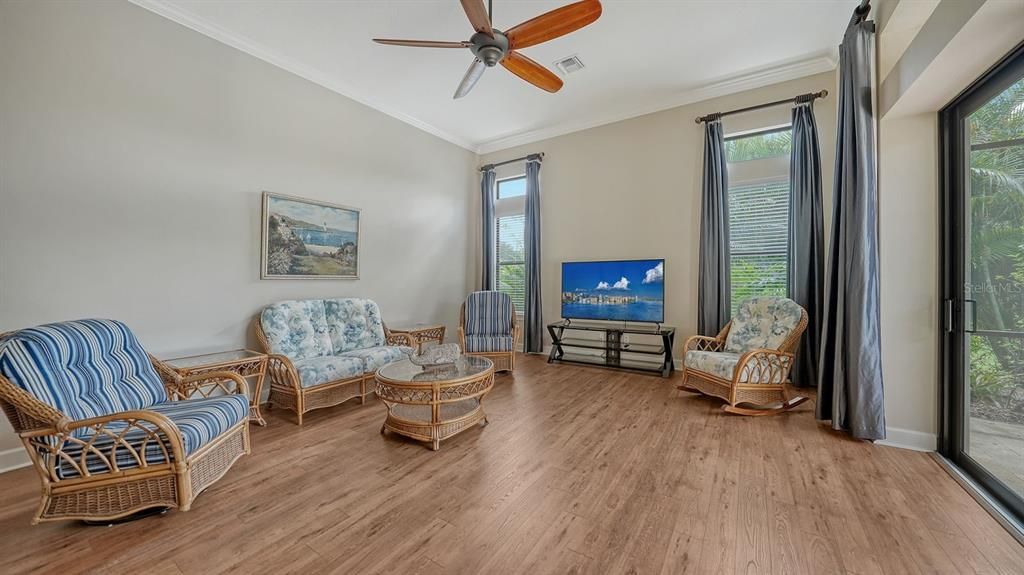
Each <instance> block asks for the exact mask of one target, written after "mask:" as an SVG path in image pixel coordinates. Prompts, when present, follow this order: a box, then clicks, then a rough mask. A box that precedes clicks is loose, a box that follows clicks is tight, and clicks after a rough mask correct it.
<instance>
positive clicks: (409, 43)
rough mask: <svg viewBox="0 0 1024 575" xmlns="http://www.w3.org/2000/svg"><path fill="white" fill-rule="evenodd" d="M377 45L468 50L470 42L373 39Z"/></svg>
mask: <svg viewBox="0 0 1024 575" xmlns="http://www.w3.org/2000/svg"><path fill="white" fill-rule="evenodd" d="M373 41H374V42H376V43H378V44H387V45H389V46H414V47H416V48H468V47H470V46H472V45H473V44H472V43H471V42H435V41H434V40H392V39H390V38H374V39H373Z"/></svg>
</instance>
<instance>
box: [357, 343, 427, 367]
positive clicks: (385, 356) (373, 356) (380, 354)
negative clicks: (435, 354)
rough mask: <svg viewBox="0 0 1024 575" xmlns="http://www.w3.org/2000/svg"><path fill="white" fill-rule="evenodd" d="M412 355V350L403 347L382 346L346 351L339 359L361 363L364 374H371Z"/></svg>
mask: <svg viewBox="0 0 1024 575" xmlns="http://www.w3.org/2000/svg"><path fill="white" fill-rule="evenodd" d="M412 353H413V349H412V348H411V347H406V346H404V345H382V346H378V347H369V348H366V349H353V350H351V351H346V352H344V353H342V354H341V357H346V358H348V357H351V358H356V359H358V360H359V361H360V362H362V364H363V371H364V372H366V373H373V372H375V371H377V370H378V369H380V368H382V367H384V366H385V365H387V364H389V363H391V362H392V361H398V360H400V359H405V358H407V357H409V356H410V355H412Z"/></svg>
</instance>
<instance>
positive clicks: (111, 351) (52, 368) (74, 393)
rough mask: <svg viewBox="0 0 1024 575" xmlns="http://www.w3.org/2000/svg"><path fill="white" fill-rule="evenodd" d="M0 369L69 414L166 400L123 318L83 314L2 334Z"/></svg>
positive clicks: (81, 416)
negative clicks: (76, 319) (77, 318)
mask: <svg viewBox="0 0 1024 575" xmlns="http://www.w3.org/2000/svg"><path fill="white" fill-rule="evenodd" d="M0 374H2V375H3V376H4V377H6V378H7V379H8V380H10V381H11V383H13V384H14V385H16V386H18V387H20V388H21V389H24V390H25V391H27V392H28V393H30V394H32V395H33V396H34V397H35V398H36V399H38V400H40V401H42V402H43V403H45V404H47V405H49V406H50V407H53V408H54V409H56V410H58V411H60V412H61V413H63V414H64V415H66V416H68V417H69V418H71V419H72V420H79V419H88V418H91V417H97V416H101V415H109V414H112V413H118V412H121V411H130V410H133V409H145V408H147V407H149V406H151V405H154V404H156V403H162V402H165V401H167V392H166V391H165V390H164V386H163V383H162V382H161V380H160V377H159V376H158V375H157V373H156V370H154V369H153V365H152V364H151V363H150V361H149V356H148V355H146V352H145V350H143V349H142V345H140V344H139V341H138V340H137V339H136V338H135V336H134V335H133V334H132V332H131V330H129V329H128V327H127V326H125V325H124V324H123V323H121V322H118V321H113V320H107V319H84V320H78V321H67V322H61V323H52V324H48V325H41V326H39V327H33V328H28V329H23V330H21V331H17V332H14V333H12V334H9V335H7V336H6V337H4V338H3V339H2V340H0Z"/></svg>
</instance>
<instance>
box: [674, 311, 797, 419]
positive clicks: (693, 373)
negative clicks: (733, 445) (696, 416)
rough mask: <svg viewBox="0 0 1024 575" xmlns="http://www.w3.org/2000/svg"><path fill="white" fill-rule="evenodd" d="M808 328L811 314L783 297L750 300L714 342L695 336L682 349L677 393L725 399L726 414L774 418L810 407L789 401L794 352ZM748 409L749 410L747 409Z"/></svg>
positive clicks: (713, 338) (795, 398) (792, 400)
mask: <svg viewBox="0 0 1024 575" xmlns="http://www.w3.org/2000/svg"><path fill="white" fill-rule="evenodd" d="M806 328H807V312H806V311H805V310H804V309H803V308H802V307H800V306H799V305H797V304H796V302H794V301H792V300H790V299H786V298H782V297H757V298H751V299H748V300H746V301H744V302H743V303H742V304H740V308H739V310H737V313H736V317H735V318H734V319H733V320H732V321H731V322H729V323H728V324H727V325H726V326H725V327H724V328H722V331H721V332H719V334H718V335H717V336H715V337H705V336H699V335H697V336H693V337H691V338H689V339H688V340H686V344H685V346H684V349H683V353H684V359H683V382H682V384H681V385H679V386H677V387H678V389H681V390H684V391H690V392H694V393H702V394H704V395H711V396H714V397H718V398H721V399H724V400H725V401H726V402H727V404H728V405H725V406H723V407H722V409H723V411H726V412H729V413H736V414H740V415H774V414H778V413H782V412H783V411H787V410H790V409H792V408H794V407H796V406H798V405H800V404H801V403H803V402H805V401H807V398H806V397H803V396H796V397H792V398H791V397H789V393H788V392H787V391H786V384H787V383H789V373H790V371H791V370H792V368H793V357H794V355H793V354H794V352H795V351H796V349H797V344H798V343H799V342H800V336H801V335H803V332H804V330H805V329H806ZM742 405H748V406H749V407H743V406H742Z"/></svg>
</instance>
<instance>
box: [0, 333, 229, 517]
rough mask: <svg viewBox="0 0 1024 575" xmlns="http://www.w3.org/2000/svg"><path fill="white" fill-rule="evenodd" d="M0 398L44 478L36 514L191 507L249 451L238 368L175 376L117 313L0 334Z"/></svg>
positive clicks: (83, 514) (125, 513)
mask: <svg viewBox="0 0 1024 575" xmlns="http://www.w3.org/2000/svg"><path fill="white" fill-rule="evenodd" d="M0 407H2V408H3V410H4V413H5V414H6V415H7V419H8V420H9V421H10V422H11V426H12V427H13V428H14V431H15V432H17V433H18V435H19V436H20V437H21V440H22V443H23V444H24V446H25V449H26V450H27V451H28V455H29V458H30V459H31V460H32V463H33V466H34V467H35V469H36V471H37V472H38V473H39V477H40V479H41V480H42V488H43V489H42V500H41V501H40V504H39V508H38V510H37V511H36V514H35V516H34V517H33V519H32V523H33V524H36V523H39V522H40V521H56V520H61V519H82V520H89V521H113V520H115V519H119V518H123V517H127V516H129V515H132V514H135V513H137V512H139V511H142V510H145V509H150V508H159V507H177V508H178V509H180V510H181V511H188V509H189V508H190V507H191V505H192V502H193V500H195V498H196V496H197V495H198V494H199V493H200V492H201V491H203V490H204V489H206V488H207V487H209V486H210V485H212V484H213V483H214V482H216V481H217V480H218V479H220V478H221V477H222V476H223V475H224V474H225V473H226V472H227V471H228V469H229V468H230V467H231V466H232V464H234V462H235V461H236V460H237V459H238V458H239V457H241V456H242V455H246V454H248V453H249V397H248V390H247V388H246V383H245V380H244V379H242V378H241V377H240V376H238V375H236V374H233V373H227V372H212V373H205V374H197V375H195V376H193V377H185V378H183V377H180V376H178V375H177V374H176V373H175V372H174V370H173V369H171V368H169V367H167V366H165V365H164V364H162V363H161V362H160V360H158V359H156V358H154V357H152V356H149V355H147V354H146V352H145V351H143V350H142V347H141V346H140V345H139V342H138V340H136V339H135V336H134V335H132V333H131V331H129V330H128V328H127V327H126V326H125V325H124V324H122V323H119V322H116V321H110V320H80V321H70V322H62V323H56V324H49V325H44V326H39V327H35V328H29V329H24V330H21V331H16V332H11V333H8V334H4V335H2V336H0Z"/></svg>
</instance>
